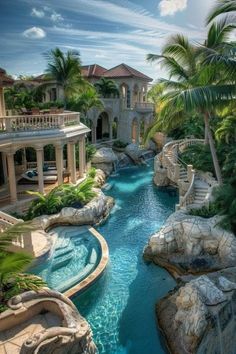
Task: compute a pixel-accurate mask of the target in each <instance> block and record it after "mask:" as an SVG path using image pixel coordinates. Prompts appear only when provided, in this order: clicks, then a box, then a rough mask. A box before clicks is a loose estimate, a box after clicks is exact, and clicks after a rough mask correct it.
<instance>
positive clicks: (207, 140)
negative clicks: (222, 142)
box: [204, 124, 209, 145]
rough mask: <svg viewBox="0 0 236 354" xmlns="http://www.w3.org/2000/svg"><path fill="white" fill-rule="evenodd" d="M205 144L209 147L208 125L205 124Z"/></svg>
mask: <svg viewBox="0 0 236 354" xmlns="http://www.w3.org/2000/svg"><path fill="white" fill-rule="evenodd" d="M204 144H205V145H208V144H209V138H208V128H207V125H206V124H205V137H204Z"/></svg>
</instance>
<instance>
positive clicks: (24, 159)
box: [22, 148, 27, 172]
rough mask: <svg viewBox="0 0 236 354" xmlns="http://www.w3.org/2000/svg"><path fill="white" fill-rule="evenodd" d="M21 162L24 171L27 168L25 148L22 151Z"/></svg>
mask: <svg viewBox="0 0 236 354" xmlns="http://www.w3.org/2000/svg"><path fill="white" fill-rule="evenodd" d="M22 164H23V166H24V172H25V171H26V170H27V160H26V150H25V148H24V149H23V153H22Z"/></svg>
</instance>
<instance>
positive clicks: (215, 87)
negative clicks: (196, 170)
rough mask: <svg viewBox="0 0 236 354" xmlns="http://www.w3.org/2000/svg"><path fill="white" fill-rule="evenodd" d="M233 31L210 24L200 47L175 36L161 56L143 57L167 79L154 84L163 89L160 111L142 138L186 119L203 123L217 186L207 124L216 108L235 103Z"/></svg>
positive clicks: (222, 24)
mask: <svg viewBox="0 0 236 354" xmlns="http://www.w3.org/2000/svg"><path fill="white" fill-rule="evenodd" d="M234 28H235V25H234V24H233V23H229V22H228V21H221V22H219V23H213V24H212V25H211V26H210V28H209V31H208V36H207V39H206V40H205V42H204V43H203V44H201V45H194V44H192V43H190V41H189V40H188V38H186V37H184V36H183V35H180V34H177V35H174V36H172V37H171V38H170V39H169V40H168V41H167V43H166V45H165V46H164V47H163V49H162V52H161V54H158V55H156V54H149V55H148V57H147V60H148V61H150V62H152V61H158V62H159V63H160V64H161V65H162V67H163V68H165V70H166V71H167V73H168V74H169V78H168V79H160V80H158V83H159V84H162V85H163V94H162V95H161V97H160V99H159V102H160V111H159V112H158V114H157V119H156V121H155V123H154V125H153V126H152V127H150V129H149V131H148V133H147V135H146V138H147V137H150V135H152V134H154V132H155V131H157V130H162V131H163V130H164V131H167V132H168V130H170V129H173V128H174V127H177V126H178V125H180V124H183V122H184V121H185V120H186V117H188V116H189V115H191V116H196V119H203V120H204V123H205V138H206V142H207V140H208V139H209V143H210V147H211V153H212V158H213V162H214V166H215V172H216V176H217V179H218V181H219V182H221V172H220V168H219V163H218V159H217V156H216V151H215V147H214V141H213V137H212V133H211V128H210V122H211V119H212V117H213V116H215V114H216V108H217V107H222V106H226V105H228V104H229V103H230V102H231V101H232V100H235V95H236V85H235V77H236V76H235V75H234V76H232V74H233V73H236V61H235V58H234V56H233V51H232V44H231V43H230V41H229V36H230V33H231V32H232V31H233V30H234ZM229 62H230V65H228V64H229ZM226 63H227V65H226Z"/></svg>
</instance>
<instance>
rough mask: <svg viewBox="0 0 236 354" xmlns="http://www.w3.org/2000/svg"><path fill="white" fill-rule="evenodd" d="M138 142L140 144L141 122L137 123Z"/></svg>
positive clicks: (136, 141)
mask: <svg viewBox="0 0 236 354" xmlns="http://www.w3.org/2000/svg"><path fill="white" fill-rule="evenodd" d="M135 143H136V144H138V145H139V144H140V123H137V126H136V139H135Z"/></svg>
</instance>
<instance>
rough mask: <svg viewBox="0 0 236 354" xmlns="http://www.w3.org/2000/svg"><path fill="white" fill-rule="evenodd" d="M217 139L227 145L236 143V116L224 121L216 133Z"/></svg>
mask: <svg viewBox="0 0 236 354" xmlns="http://www.w3.org/2000/svg"><path fill="white" fill-rule="evenodd" d="M215 136H216V139H217V140H218V141H221V142H225V143H226V144H230V143H234V142H235V141H236V115H234V116H231V115H230V116H228V117H226V118H225V119H223V120H222V121H221V122H220V124H219V127H218V129H217V130H216V132H215Z"/></svg>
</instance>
